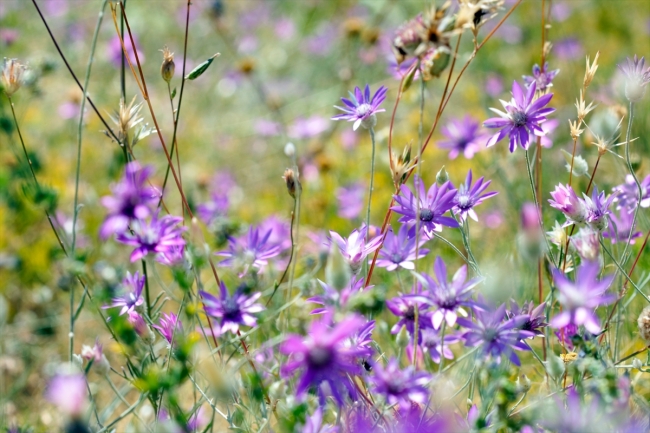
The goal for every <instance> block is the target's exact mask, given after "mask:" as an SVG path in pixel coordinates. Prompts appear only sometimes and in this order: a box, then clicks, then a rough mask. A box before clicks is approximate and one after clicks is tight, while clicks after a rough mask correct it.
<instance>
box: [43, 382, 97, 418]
mask: <svg viewBox="0 0 650 433" xmlns="http://www.w3.org/2000/svg"><path fill="white" fill-rule="evenodd" d="M45 397H46V398H47V400H48V401H49V402H51V403H53V404H54V405H56V406H57V407H58V408H59V410H60V411H61V412H63V413H65V414H66V415H69V416H71V417H73V418H78V417H81V416H82V415H83V412H84V410H85V408H86V401H87V399H88V390H87V388H86V378H85V376H84V375H83V374H81V373H69V374H65V373H61V374H57V375H56V376H54V377H53V378H52V379H51V380H50V382H49V384H48V386H47V390H46V391H45Z"/></svg>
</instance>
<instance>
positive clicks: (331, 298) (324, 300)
mask: <svg viewBox="0 0 650 433" xmlns="http://www.w3.org/2000/svg"><path fill="white" fill-rule="evenodd" d="M364 283H365V277H363V276H359V277H358V278H355V277H352V279H350V284H348V285H347V287H345V288H343V290H341V291H340V292H339V291H338V290H336V289H335V288H334V287H331V286H330V285H328V284H326V283H324V282H322V281H321V280H318V284H320V286H321V287H322V289H323V292H324V293H323V294H322V295H317V296H312V297H311V298H308V299H307V302H313V303H315V304H319V305H322V307H319V308H316V309H315V310H312V312H311V313H309V314H323V313H326V312H327V311H329V310H330V309H331V308H341V307H344V306H345V305H346V304H347V302H348V300H349V299H350V296H351V295H352V294H353V293H356V292H360V291H362V290H369V289H371V288H373V287H374V286H367V287H364Z"/></svg>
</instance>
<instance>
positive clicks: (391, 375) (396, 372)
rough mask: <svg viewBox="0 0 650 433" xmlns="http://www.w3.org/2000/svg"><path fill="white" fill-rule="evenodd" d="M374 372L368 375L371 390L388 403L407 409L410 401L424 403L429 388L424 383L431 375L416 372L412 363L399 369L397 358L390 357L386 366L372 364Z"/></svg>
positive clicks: (427, 381) (426, 382)
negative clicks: (371, 385)
mask: <svg viewBox="0 0 650 433" xmlns="http://www.w3.org/2000/svg"><path fill="white" fill-rule="evenodd" d="M373 370H374V372H375V374H374V375H373V376H372V377H370V381H371V382H372V383H373V385H374V386H373V390H374V392H376V393H377V394H380V395H383V396H384V398H385V399H386V402H387V403H388V404H390V405H394V404H399V406H400V407H402V408H404V409H408V408H409V407H410V406H411V402H415V403H424V402H425V401H426V398H427V396H428V395H429V390H428V389H427V387H426V385H427V384H428V383H429V381H430V380H431V376H430V375H429V374H428V373H425V372H417V371H415V368H414V367H413V366H412V365H409V366H408V367H406V368H405V369H404V370H400V368H399V363H398V362H397V359H395V358H392V359H391V360H389V361H388V365H386V367H385V368H384V367H382V366H381V364H380V363H375V364H374V365H373Z"/></svg>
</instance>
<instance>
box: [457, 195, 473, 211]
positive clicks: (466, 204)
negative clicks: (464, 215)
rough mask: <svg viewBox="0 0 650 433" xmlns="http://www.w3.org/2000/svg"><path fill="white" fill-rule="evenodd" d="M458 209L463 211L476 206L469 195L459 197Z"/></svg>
mask: <svg viewBox="0 0 650 433" xmlns="http://www.w3.org/2000/svg"><path fill="white" fill-rule="evenodd" d="M457 200H458V207H459V208H461V209H469V208H471V207H472V206H474V203H473V200H472V197H471V196H470V195H469V194H462V195H460V194H459V195H458V198H457Z"/></svg>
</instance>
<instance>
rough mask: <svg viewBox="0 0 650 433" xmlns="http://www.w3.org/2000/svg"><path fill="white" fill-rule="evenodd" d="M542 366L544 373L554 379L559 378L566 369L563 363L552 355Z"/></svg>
mask: <svg viewBox="0 0 650 433" xmlns="http://www.w3.org/2000/svg"><path fill="white" fill-rule="evenodd" d="M544 364H546V371H547V372H548V374H549V375H550V376H551V377H552V378H554V379H559V378H561V377H562V375H563V374H564V371H565V369H566V367H565V366H564V361H563V360H562V359H561V358H560V357H559V356H555V355H553V354H551V355H550V356H549V358H548V361H546V362H545V363H544Z"/></svg>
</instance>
